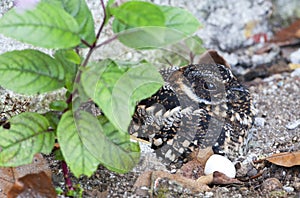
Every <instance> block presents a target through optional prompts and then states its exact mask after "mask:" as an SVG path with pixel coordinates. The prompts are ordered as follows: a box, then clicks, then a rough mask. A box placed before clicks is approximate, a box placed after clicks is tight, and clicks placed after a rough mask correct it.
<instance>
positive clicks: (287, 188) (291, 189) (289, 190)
mask: <svg viewBox="0 0 300 198" xmlns="http://www.w3.org/2000/svg"><path fill="white" fill-rule="evenodd" d="M283 190H285V191H286V192H288V193H291V192H294V188H293V187H290V186H283Z"/></svg>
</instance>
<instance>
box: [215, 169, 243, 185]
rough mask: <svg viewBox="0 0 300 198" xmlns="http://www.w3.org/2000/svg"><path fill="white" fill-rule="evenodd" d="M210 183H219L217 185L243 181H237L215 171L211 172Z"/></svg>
mask: <svg viewBox="0 0 300 198" xmlns="http://www.w3.org/2000/svg"><path fill="white" fill-rule="evenodd" d="M212 184H219V185H227V184H243V182H241V181H239V180H238V179H235V178H230V177H227V176H226V175H225V174H224V173H221V172H218V171H215V172H214V173H213V181H212Z"/></svg>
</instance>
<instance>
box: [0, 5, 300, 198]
mask: <svg viewBox="0 0 300 198" xmlns="http://www.w3.org/2000/svg"><path fill="white" fill-rule="evenodd" d="M87 2H88V3H89V6H90V7H91V9H92V11H93V14H94V16H95V17H96V18H97V19H96V22H98V23H99V19H100V18H101V12H100V13H99V9H98V8H97V6H98V1H96V0H87ZM154 2H158V3H161V4H169V5H170V4H171V5H179V4H180V6H183V7H186V8H187V9H189V10H190V11H191V12H192V13H194V14H196V15H197V16H198V17H199V18H200V19H201V20H203V23H204V25H206V29H203V30H202V32H201V33H200V34H201V35H202V36H203V38H205V45H206V46H207V47H208V48H214V49H217V50H220V49H221V50H223V52H222V53H223V55H224V56H225V59H227V60H228V61H229V62H230V63H231V64H232V65H236V66H237V67H238V66H239V65H241V63H243V61H244V62H247V65H249V64H250V63H252V62H251V61H252V59H249V61H245V60H244V59H243V61H242V62H241V61H240V60H241V58H240V57H238V55H236V54H234V53H232V51H233V50H234V49H238V48H239V47H245V46H247V45H249V41H248V40H247V38H246V35H245V34H244V31H243V28H244V27H245V26H243V25H245V24H246V23H248V22H251V20H255V21H258V23H257V24H256V26H255V28H254V29H253V32H252V33H251V34H255V33H258V32H260V31H264V32H266V33H267V34H268V35H271V32H270V31H269V30H270V29H268V27H269V26H270V23H268V22H267V21H266V20H267V19H269V18H268V17H269V15H268V13H266V12H263V10H264V9H267V10H268V9H270V7H269V1H266V0H256V1H254V2H253V3H250V4H249V2H251V1H246V0H243V1H237V2H239V3H233V2H231V1H230V2H229V0H226V1H225V0H224V1H213V2H214V4H213V3H211V5H215V6H214V7H212V6H209V4H210V3H209V2H212V1H201V3H199V4H198V2H197V1H188V0H187V1H175V0H174V1H170V0H168V1H167V0H166V1H164V0H161V1H154ZM179 2H180V3H179ZM241 2H242V3H241ZM243 2H246V3H245V4H243ZM247 2H248V3H247ZM273 2H277V5H280V6H278V8H280V9H279V10H282V11H281V12H284V13H286V14H285V15H284V16H283V17H281V19H285V18H286V17H287V15H288V16H294V15H295V14H296V15H297V16H300V14H299V12H298V11H297V12H296V11H295V12H294V10H295V8H297V6H298V7H299V1H297V0H296V1H291V2H290V4H288V5H287V4H286V3H285V1H280V0H278V1H273ZM282 2H284V3H282ZM238 4H239V5H240V7H239V5H238ZM260 5H264V6H260ZM11 6H12V1H11V0H6V1H1V3H0V15H2V14H3V13H4V12H5V11H7V9H8V8H10V7H11ZM241 8H243V9H248V10H247V14H246V15H245V16H244V15H243V14H244V12H243V9H241ZM234 9H235V11H234ZM258 12H259V13H261V14H259V15H257V16H256V18H252V16H253V15H255V13H258ZM234 13H236V15H235V14H234ZM245 13H246V12H245ZM225 14H226V15H225ZM220 15H221V16H222V17H223V16H227V18H226V17H224V20H219V19H220ZM242 15H243V16H244V18H243V20H241V21H239V23H238V25H232V23H234V21H231V23H230V18H231V17H237V16H242ZM218 17H219V18H218ZM225 18H226V20H225ZM206 19H207V20H206ZM242 22H243V23H242ZM222 24H223V25H222ZM222 28H223V29H222ZM212 31H213V32H214V33H212ZM106 33H107V35H108V36H109V34H110V32H109V31H107V32H106ZM220 35H221V36H220ZM222 35H223V36H222ZM227 36H228V37H229V36H233V38H237V39H234V40H232V37H231V38H227ZM0 44H1V48H0V53H4V52H6V51H9V50H13V49H24V48H26V47H28V45H24V44H21V43H19V42H16V41H14V40H12V39H7V38H4V37H3V36H0ZM29 47H31V46H29ZM120 50H121V51H122V50H124V48H120V45H118V44H117V43H116V44H115V45H113V46H108V47H107V48H104V49H103V50H102V51H103V52H105V53H100V52H99V53H98V55H96V56H95V57H94V59H99V54H101V56H102V58H103V56H114V57H117V56H119V54H120V53H123V52H120ZM46 52H47V51H46ZM127 58H128V56H127ZM241 73H242V72H241ZM299 73H300V72H299V71H298V74H297V72H293V73H281V74H276V75H273V76H271V77H269V78H266V79H263V80H262V79H256V80H254V81H251V82H249V83H248V86H249V89H250V91H251V93H252V96H253V101H254V103H255V106H256V108H257V109H258V116H257V118H256V122H255V126H254V127H253V129H252V132H253V141H252V142H251V143H250V150H249V152H248V153H247V156H245V159H248V161H249V159H259V158H261V157H264V156H269V155H271V154H273V153H278V152H283V151H299V150H300V127H299V126H298V127H295V128H294V129H288V126H290V125H291V124H293V123H296V121H297V120H299V119H300V113H299V109H300V100H299V96H300V89H299V87H300V75H299ZM1 95H3V92H1ZM54 95H55V94H54ZM18 97H19V96H18ZM40 97H41V98H39V99H34V100H35V101H34V102H32V103H33V104H41V103H43V104H44V102H43V101H49V100H51V98H53V96H40ZM54 97H55V96H54ZM30 99H32V98H30ZM22 100H23V99H22ZM25 100H26V99H25ZM37 108H38V109H43V108H45V105H42V106H39V107H37ZM142 155H143V158H142V161H141V163H140V164H139V166H138V167H136V168H135V170H134V171H132V172H130V173H127V174H121V175H120V174H115V173H112V172H110V171H108V170H106V169H105V168H104V167H101V166H100V167H99V169H98V170H97V172H96V173H95V174H94V175H93V176H92V177H91V178H86V177H81V178H80V179H76V178H73V177H72V180H73V182H74V184H80V186H81V187H82V188H83V189H84V190H85V191H84V197H130V196H134V189H133V184H134V182H135V180H136V179H137V177H138V176H139V175H140V174H141V172H143V171H145V170H149V169H155V170H157V169H158V170H164V166H163V165H162V164H161V163H160V162H159V161H158V160H157V159H156V158H155V156H154V155H153V154H151V153H149V152H145V153H143V154H142ZM48 160H49V164H50V168H51V170H52V172H53V183H54V184H55V185H56V186H61V187H63V176H62V172H61V169H60V164H59V162H58V161H56V160H53V157H52V156H48ZM262 167H263V173H262V175H261V176H260V177H257V178H256V179H252V180H250V181H247V182H245V184H244V185H242V186H236V185H230V186H212V190H211V191H209V192H205V193H199V194H197V195H195V194H192V193H190V192H187V191H185V189H181V191H180V192H179V191H178V188H177V187H174V186H173V187H172V188H171V189H177V190H176V192H175V194H173V196H177V197H179V196H181V197H197V196H198V197H300V170H299V169H300V168H299V166H297V167H292V168H284V167H279V166H275V165H272V164H270V163H266V164H264V165H263V166H262ZM262 167H261V166H259V165H255V166H252V167H251V168H252V169H251V170H252V171H253V172H254V173H252V174H255V173H257V172H259V171H260V170H261V169H262ZM267 178H273V179H274V178H277V179H278V180H279V182H280V184H281V185H282V187H281V186H280V185H279V184H277V186H279V189H278V190H273V189H272V188H270V186H268V184H267V183H268V182H264V181H265V180H266V179H267ZM275 183H276V182H275ZM270 189H271V190H270ZM176 193H177V194H176Z"/></svg>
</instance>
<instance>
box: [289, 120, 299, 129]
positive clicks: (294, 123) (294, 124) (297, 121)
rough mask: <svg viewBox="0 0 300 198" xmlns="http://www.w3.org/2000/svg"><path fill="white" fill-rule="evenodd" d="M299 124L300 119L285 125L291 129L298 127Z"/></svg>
mask: <svg viewBox="0 0 300 198" xmlns="http://www.w3.org/2000/svg"><path fill="white" fill-rule="evenodd" d="M298 126H300V119H299V120H295V121H292V122H290V123H288V124H287V125H285V127H286V128H287V129H289V130H293V129H295V128H297V127H298Z"/></svg>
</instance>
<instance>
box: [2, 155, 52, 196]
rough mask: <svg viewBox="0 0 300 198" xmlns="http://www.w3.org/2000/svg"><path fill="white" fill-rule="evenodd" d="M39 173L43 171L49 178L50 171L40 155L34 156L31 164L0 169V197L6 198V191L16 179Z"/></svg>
mask: <svg viewBox="0 0 300 198" xmlns="http://www.w3.org/2000/svg"><path fill="white" fill-rule="evenodd" d="M41 171H44V172H45V173H46V174H47V175H48V177H50V178H51V170H50V169H49V168H48V164H47V161H46V160H45V159H44V158H43V156H42V155H41V154H36V155H35V156H34V158H33V162H32V163H31V164H28V165H23V166H18V167H15V168H11V167H5V168H0V197H7V193H8V191H9V190H10V188H11V187H12V186H13V184H14V183H15V181H16V180H17V179H18V178H20V177H23V176H25V175H27V174H31V173H39V172H41Z"/></svg>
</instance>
